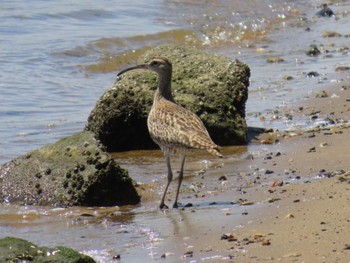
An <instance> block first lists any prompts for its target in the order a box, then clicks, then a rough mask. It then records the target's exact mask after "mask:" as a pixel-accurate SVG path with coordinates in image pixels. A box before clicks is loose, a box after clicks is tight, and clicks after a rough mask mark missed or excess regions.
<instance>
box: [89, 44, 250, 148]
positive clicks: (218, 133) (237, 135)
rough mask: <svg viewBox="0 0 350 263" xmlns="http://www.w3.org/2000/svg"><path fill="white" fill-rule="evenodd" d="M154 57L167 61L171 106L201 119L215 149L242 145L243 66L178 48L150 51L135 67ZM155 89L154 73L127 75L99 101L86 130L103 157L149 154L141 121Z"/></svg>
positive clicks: (244, 136) (245, 83)
mask: <svg viewBox="0 0 350 263" xmlns="http://www.w3.org/2000/svg"><path fill="white" fill-rule="evenodd" d="M154 56H164V57H167V58H168V59H170V61H171V62H172V64H173V79H172V89H173V95H174V98H175V100H176V101H177V102H178V103H179V104H181V105H182V106H184V107H186V108H187V109H189V110H191V111H192V112H194V113H196V114H197V115H198V116H199V117H200V118H201V119H202V121H203V123H204V125H205V126H206V128H207V129H208V132H209V133H210V135H211V137H212V139H213V140H214V142H215V143H217V144H219V145H234V144H245V143H246V142H247V125H246V122H245V103H246V100H247V98H248V86H249V77H250V70H249V67H248V66H247V65H246V64H244V63H242V62H240V61H238V60H235V61H231V60H229V59H228V58H225V57H221V56H216V55H214V54H210V53H205V52H203V51H199V50H198V49H196V48H192V47H187V46H178V45H166V46H160V47H157V48H154V49H152V50H150V51H148V52H146V53H145V54H144V55H143V56H141V57H140V59H139V61H138V63H144V62H147V61H149V60H150V59H151V58H152V57H154ZM156 86H157V84H156V76H155V74H154V73H152V72H149V71H144V70H135V71H130V72H128V73H127V74H125V75H124V76H123V78H121V79H119V80H118V79H117V80H116V82H115V84H114V85H113V86H112V87H111V88H110V89H108V90H107V91H106V92H105V93H104V94H103V95H102V97H101V98H100V100H99V101H98V102H97V104H96V107H95V108H94V109H93V111H92V112H91V114H90V116H89V118H88V124H87V126H86V129H87V130H90V131H93V132H94V133H95V134H96V136H97V138H98V139H99V140H101V142H102V143H103V144H104V145H105V146H106V147H107V150H108V151H122V150H132V149H148V148H154V147H155V144H154V143H153V142H152V140H151V138H150V136H149V134H148V129H147V116H148V113H149V111H150V108H151V106H152V102H153V94H154V91H155V89H156Z"/></svg>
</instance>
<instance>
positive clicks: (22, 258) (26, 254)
mask: <svg viewBox="0 0 350 263" xmlns="http://www.w3.org/2000/svg"><path fill="white" fill-rule="evenodd" d="M0 262H13V263H19V262H33V263H48V262H51V263H96V261H95V260H93V259H92V258H91V257H89V256H86V255H83V254H80V253H79V252H77V251H75V250H73V249H71V248H67V247H63V246H58V247H55V248H47V247H38V246H36V245H34V244H33V243H31V242H29V241H26V240H24V239H20V238H15V237H5V238H2V239H0Z"/></svg>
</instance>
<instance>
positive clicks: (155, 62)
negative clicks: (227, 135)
mask: <svg viewBox="0 0 350 263" xmlns="http://www.w3.org/2000/svg"><path fill="white" fill-rule="evenodd" d="M135 69H148V70H151V71H153V72H155V73H157V75H158V83H157V90H156V92H155V94H154V99H153V105H152V108H151V111H150V113H149V115H148V118H147V126H148V130H149V133H150V135H151V138H152V139H153V141H154V142H155V143H157V144H158V145H159V147H160V148H161V150H162V151H163V153H164V156H165V161H166V165H167V169H168V181H167V184H166V186H165V190H164V194H163V196H162V199H161V202H160V206H159V207H160V208H161V209H164V208H168V206H166V205H165V203H164V200H165V196H166V194H167V191H168V187H169V185H170V183H171V181H172V179H173V172H172V169H171V163H170V155H171V154H172V153H177V154H179V155H180V163H181V166H180V173H179V182H178V186H177V191H176V196H175V201H174V204H173V208H177V207H178V197H179V191H180V186H181V183H182V179H183V173H184V164H185V154H186V152H187V151H189V150H195V149H200V150H206V151H208V152H209V153H211V154H213V155H216V156H217V157H222V155H221V154H220V151H219V146H218V145H216V144H215V143H214V142H213V141H212V139H211V138H210V136H209V133H208V131H207V129H206V128H205V127H204V124H203V122H202V121H201V120H200V118H199V117H198V116H197V115H195V114H194V113H192V112H191V111H189V110H187V109H185V108H183V107H182V106H180V105H179V104H177V103H176V102H175V100H174V98H173V95H172V92H171V76H172V65H171V63H170V61H169V60H168V59H167V58H164V57H156V58H153V59H152V60H151V61H150V62H149V63H146V64H140V65H137V66H134V67H130V68H127V69H124V70H122V71H121V72H119V73H118V75H117V76H118V77H119V76H120V75H122V74H124V73H125V72H127V71H130V70H135Z"/></svg>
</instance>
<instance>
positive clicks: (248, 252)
mask: <svg viewBox="0 0 350 263" xmlns="http://www.w3.org/2000/svg"><path fill="white" fill-rule="evenodd" d="M326 92H327V94H329V96H328V97H321V98H319V97H318V96H316V94H311V95H310V98H309V99H306V100H305V102H303V103H302V104H301V105H298V106H297V108H296V109H288V110H287V111H288V113H289V114H292V116H293V118H296V117H301V118H310V116H313V114H314V113H315V112H317V116H319V117H324V118H326V117H328V118H330V119H332V120H336V121H337V122H341V120H342V119H343V117H344V116H346V115H347V114H348V111H349V109H350V107H349V103H350V102H348V101H347V98H349V97H350V86H349V83H344V82H343V83H338V84H335V85H330V86H329V87H327V90H326ZM316 97H317V98H316ZM314 118H315V117H314ZM349 133H350V129H349V124H348V123H346V122H344V124H337V125H329V126H325V127H323V128H322V127H315V128H313V129H310V130H306V131H305V130H304V131H302V130H300V131H292V132H283V133H281V134H279V133H278V132H277V135H276V133H273V135H272V136H271V134H270V135H264V136H261V138H262V139H261V140H262V141H264V142H266V138H268V137H274V138H275V139H276V137H277V138H278V142H277V143H274V144H268V145H266V147H267V152H268V154H263V155H260V156H258V157H256V158H254V164H255V165H256V166H257V167H259V169H260V171H261V172H260V174H261V175H258V176H257V178H256V179H255V182H253V184H256V185H260V186H258V187H252V188H246V189H244V191H243V190H242V194H241V197H242V200H244V201H242V203H241V207H242V210H241V211H242V214H240V215H238V214H236V215H232V214H231V213H230V212H225V210H223V215H217V218H216V219H215V222H214V221H213V218H212V217H211V216H210V215H208V216H207V218H206V219H204V218H203V216H200V219H198V218H196V216H192V215H191V216H192V219H191V220H190V221H191V222H192V224H198V221H197V220H199V221H200V223H199V224H200V225H202V226H203V228H202V231H198V232H196V231H193V232H192V233H191V234H190V238H189V239H191V240H193V241H194V242H193V243H191V242H189V243H191V245H190V246H189V247H187V251H185V250H186V249H185V248H184V250H183V253H184V255H183V257H182V258H183V261H184V262H201V261H205V262H344V263H345V262H350V219H349V218H350V211H349V201H350V172H349V161H348V160H349V157H350V153H349V147H350V140H349V135H350V134H349ZM244 166H245V167H246V164H243V167H236V168H237V169H238V170H240V169H242V170H244V169H246V168H244ZM264 171H265V172H264ZM270 174H271V175H270ZM241 176H242V177H244V176H247V175H246V174H245V173H244V172H243V173H241ZM276 176H277V177H276ZM228 180H229V179H228ZM225 194H227V195H229V193H227V192H225V191H222V192H221V193H220V194H219V196H222V195H224V196H225ZM216 199H217V200H218V199H220V198H219V197H216ZM186 210H187V211H189V210H188V208H186ZM192 214H196V209H195V208H194V210H193V211H192ZM230 217H233V219H232V220H233V221H234V223H232V224H230V223H229V222H230V219H229V218H230ZM217 222H221V227H222V230H220V227H219V225H220V223H217ZM238 222H239V223H238ZM217 224H218V225H217ZM215 225H216V227H215ZM203 229H205V230H203ZM219 231H221V232H219ZM168 249H170V248H168ZM170 250H171V249H170ZM179 253H181V252H180V251H179ZM165 255H166V254H164V255H163V257H164V258H165ZM170 255H171V256H169V257H168V259H169V260H170V261H169V262H177V261H176V260H175V259H176V257H177V256H180V255H176V253H175V254H172V253H170ZM199 258H200V260H199ZM165 262H168V261H165Z"/></svg>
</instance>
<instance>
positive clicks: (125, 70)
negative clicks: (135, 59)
mask: <svg viewBox="0 0 350 263" xmlns="http://www.w3.org/2000/svg"><path fill="white" fill-rule="evenodd" d="M147 68H148V65H147V64H141V65H137V66H134V67H130V68H126V69H123V70H122V71H120V72H119V73H118V74H117V77H119V76H121V75H123V74H124V73H125V72H128V71H130V70H134V69H147Z"/></svg>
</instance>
